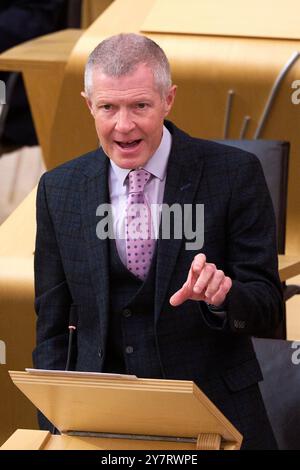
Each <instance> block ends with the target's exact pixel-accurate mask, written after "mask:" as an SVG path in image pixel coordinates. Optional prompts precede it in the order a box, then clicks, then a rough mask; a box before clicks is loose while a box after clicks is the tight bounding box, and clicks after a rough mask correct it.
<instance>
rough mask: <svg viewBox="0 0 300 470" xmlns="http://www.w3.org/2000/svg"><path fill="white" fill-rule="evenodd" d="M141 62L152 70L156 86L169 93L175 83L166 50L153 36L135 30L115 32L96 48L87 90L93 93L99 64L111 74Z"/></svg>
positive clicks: (87, 73)
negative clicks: (132, 31)
mask: <svg viewBox="0 0 300 470" xmlns="http://www.w3.org/2000/svg"><path fill="white" fill-rule="evenodd" d="M140 64H145V65H147V66H148V67H149V68H150V69H151V70H152V73H153V77H154V83H155V86H156V87H157V89H158V91H159V92H160V93H161V95H165V94H166V93H167V91H168V90H169V88H170V86H171V85H172V80H171V72H170V64H169V61H168V59H167V56H166V54H165V53H164V51H163V50H162V49H161V47H159V45H158V44H156V42H154V41H152V39H149V38H147V37H146V36H141V35H139V34H134V33H127V34H124V33H122V34H118V35H116V36H111V37H109V38H107V39H104V41H102V42H100V44H98V46H97V47H96V48H95V49H94V50H93V52H92V53H91V54H90V56H89V58H88V61H87V64H86V67H85V74H84V89H85V93H86V94H87V96H90V94H91V90H92V86H93V83H92V81H93V80H92V79H93V71H94V70H95V69H96V68H97V69H98V70H100V71H101V72H102V73H104V74H105V75H107V76H109V77H122V76H124V75H129V74H130V73H132V72H134V71H135V70H136V68H137V67H138V66H139V65H140Z"/></svg>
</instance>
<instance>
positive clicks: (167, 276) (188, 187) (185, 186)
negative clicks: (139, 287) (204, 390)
mask: <svg viewBox="0 0 300 470" xmlns="http://www.w3.org/2000/svg"><path fill="white" fill-rule="evenodd" d="M199 150H200V149H199V148H198V149H195V145H193V142H192V141H191V140H190V138H188V136H186V135H185V134H184V133H182V132H181V131H179V130H178V129H176V128H175V129H174V131H173V139H172V149H171V153H170V157H169V162H168V169H167V180H166V186H165V193H164V204H168V206H171V205H172V204H174V203H177V204H180V205H181V209H182V214H183V206H184V204H192V203H193V201H194V198H195V195H196V192H197V189H198V187H199V181H200V178H201V174H202V169H203V158H201V154H200V151H199ZM182 243H183V240H182V239H173V238H171V239H161V238H160V239H159V240H158V242H157V267H156V288H155V321H157V319H158V317H159V314H160V312H161V309H162V306H163V303H164V300H165V296H166V294H167V289H168V286H169V283H170V280H171V276H172V272H173V270H174V267H175V264H176V261H177V257H178V254H179V250H180V247H181V245H182Z"/></svg>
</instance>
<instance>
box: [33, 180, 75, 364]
mask: <svg viewBox="0 0 300 470" xmlns="http://www.w3.org/2000/svg"><path fill="white" fill-rule="evenodd" d="M46 176H47V175H44V176H43V177H42V178H41V180H40V184H39V187H38V192H37V235H36V248H35V261H34V264H35V310H36V314H37V317H38V318H37V341H36V349H35V350H34V352H33V362H34V366H35V367H36V368H40V369H61V370H64V369H65V366H66V359H67V347H68V320H69V311H70V308H71V304H72V299H71V295H70V292H69V289H68V286H67V282H66V278H65V273H64V269H63V266H62V262H61V257H60V253H59V249H58V245H57V241H56V235H55V231H54V227H53V224H52V220H51V216H50V214H49V211H48V205H47V194H46V186H45V180H46Z"/></svg>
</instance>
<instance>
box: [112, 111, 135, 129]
mask: <svg viewBox="0 0 300 470" xmlns="http://www.w3.org/2000/svg"><path fill="white" fill-rule="evenodd" d="M134 127H135V123H134V121H133V120H132V117H131V115H130V111H129V110H127V109H120V110H119V112H118V114H117V121H116V125H115V129H116V130H117V131H119V132H122V133H123V134H126V133H128V132H130V131H132V130H133V129H134Z"/></svg>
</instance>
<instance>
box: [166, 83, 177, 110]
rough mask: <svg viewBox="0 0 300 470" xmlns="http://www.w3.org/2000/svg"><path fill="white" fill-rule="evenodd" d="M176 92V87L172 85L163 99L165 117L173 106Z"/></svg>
mask: <svg viewBox="0 0 300 470" xmlns="http://www.w3.org/2000/svg"><path fill="white" fill-rule="evenodd" d="M176 91H177V85H172V86H171V87H170V89H169V91H168V93H167V96H166V98H165V116H167V115H168V114H169V112H170V111H171V109H172V106H173V104H174V100H175V96H176Z"/></svg>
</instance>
